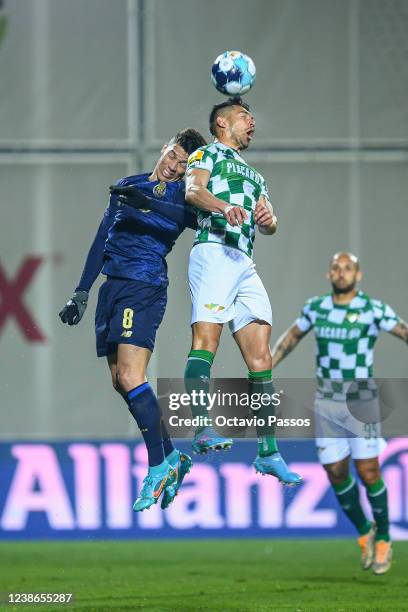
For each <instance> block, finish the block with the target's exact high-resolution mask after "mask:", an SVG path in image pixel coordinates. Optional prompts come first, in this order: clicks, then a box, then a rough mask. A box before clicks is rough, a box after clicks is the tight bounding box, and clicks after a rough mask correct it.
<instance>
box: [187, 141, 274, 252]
mask: <svg viewBox="0 0 408 612" xmlns="http://www.w3.org/2000/svg"><path fill="white" fill-rule="evenodd" d="M187 167H188V169H190V170H191V169H193V168H199V169H201V170H208V171H209V172H210V179H209V182H208V185H207V188H208V190H209V191H210V192H211V193H212V194H213V195H214V196H215V197H217V198H219V199H220V200H223V201H224V202H226V203H228V204H233V205H235V206H243V207H244V208H245V210H246V212H247V214H248V217H247V219H246V220H245V221H244V223H243V224H242V225H241V226H238V225H237V226H232V225H229V224H228V223H227V221H226V219H224V217H223V215H222V214H221V213H213V212H209V211H206V210H201V209H197V221H198V229H197V232H196V237H195V242H194V244H199V243H201V242H217V243H218V244H225V245H227V246H230V247H234V248H236V249H239V250H240V251H243V252H244V253H246V254H247V255H248V256H249V257H252V252H253V245H254V240H255V223H254V211H255V206H256V203H257V201H258V200H259V197H260V196H261V195H265V196H266V197H267V198H268V191H267V187H266V183H265V179H264V178H263V176H262V175H261V174H259V172H257V171H256V170H254V168H251V166H249V165H248V164H247V163H246V162H245V161H244V160H243V159H242V157H241V156H240V155H239V153H238V152H237V151H235V149H232V148H231V147H227V146H226V145H223V144H222V143H221V142H219V141H218V140H215V141H214V142H213V143H211V144H209V145H206V146H205V147H201V148H200V149H197V151H195V152H194V153H192V154H191V155H190V157H189V159H188V166H187Z"/></svg>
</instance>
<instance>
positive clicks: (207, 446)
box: [192, 427, 233, 455]
mask: <svg viewBox="0 0 408 612" xmlns="http://www.w3.org/2000/svg"><path fill="white" fill-rule="evenodd" d="M232 444H233V439H232V438H223V437H222V436H219V435H218V434H217V433H216V432H215V431H214V429H213V428H212V427H204V429H202V430H201V431H199V432H197V433H196V434H195V436H194V439H193V442H192V447H193V451H194V452H195V453H199V454H200V455H205V454H206V453H207V452H208V451H212V450H215V451H218V450H228V449H230V448H231V446H232Z"/></svg>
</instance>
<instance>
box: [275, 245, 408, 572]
mask: <svg viewBox="0 0 408 612" xmlns="http://www.w3.org/2000/svg"><path fill="white" fill-rule="evenodd" d="M361 276H362V274H361V270H360V265H359V262H358V259H357V257H355V255H352V254H351V253H337V254H336V255H334V256H333V258H332V261H331V264H330V269H329V273H328V278H329V280H330V282H331V284H332V293H330V294H326V295H323V296H321V297H314V298H311V299H310V300H308V301H307V302H306V304H305V306H304V307H303V309H302V312H301V315H300V317H299V318H298V319H297V320H296V322H295V323H294V324H293V325H292V327H290V328H289V329H288V330H287V331H286V332H285V333H284V334H283V335H282V336H281V338H279V340H278V342H277V343H276V345H275V347H274V348H273V351H272V359H273V366H274V367H276V366H277V365H278V363H279V362H280V361H282V359H284V357H286V355H288V354H289V353H290V352H291V351H292V350H293V349H294V348H295V346H296V345H297V344H298V342H299V341H300V340H301V339H302V338H303V337H304V336H305V335H306V334H307V333H308V332H309V331H310V330H311V329H312V328H313V329H314V332H315V338H316V349H317V351H316V377H317V393H316V404H315V414H316V429H317V436H318V437H317V439H316V444H317V449H318V454H319V459H320V462H321V463H322V465H323V467H324V468H325V470H326V472H327V475H328V477H329V480H330V482H331V484H332V486H333V488H334V491H335V493H336V496H337V499H338V501H339V503H340V506H341V507H342V509H343V510H344V512H345V514H346V515H347V516H348V517H349V519H350V520H351V521H352V523H353V524H354V525H355V527H356V529H357V530H358V532H359V534H360V537H359V539H358V542H359V544H360V547H361V551H362V558H361V560H362V566H363V568H364V569H368V568H370V567H372V569H373V571H374V573H375V574H383V573H385V572H386V571H388V569H389V568H390V565H391V556H392V550H391V542H390V536H389V521H388V503H387V489H386V487H385V484H384V481H383V480H382V478H381V472H380V466H379V461H378V456H379V454H380V453H381V451H382V450H383V449H384V447H385V441H384V439H383V438H381V433H380V427H379V423H378V421H379V404H378V399H377V389H376V385H375V381H374V379H373V351H374V345H375V342H376V340H377V337H378V334H379V332H380V330H384V331H387V332H390V333H391V334H393V335H394V336H397V337H398V338H401V339H402V340H405V341H406V342H408V325H407V323H405V321H403V320H402V319H400V318H399V317H398V316H397V315H396V314H395V312H394V311H393V309H392V308H390V306H388V305H387V304H384V303H383V302H380V301H379V300H374V299H372V298H370V297H369V296H368V295H366V294H365V293H363V292H361V291H358V290H357V288H356V286H357V283H358V282H359V281H360V280H361ZM363 414H364V415H367V414H368V415H370V417H371V418H370V419H369V420H370V421H375V422H367V417H366V416H364V417H363ZM358 415H361V416H362V418H361V420H359V419H358V418H356V416H358ZM347 435H348V436H351V437H347ZM350 456H351V457H352V459H353V460H354V463H355V467H356V470H357V473H358V475H359V477H360V478H361V480H362V482H363V484H364V486H365V487H366V491H367V497H368V501H369V502H370V505H371V508H372V511H373V516H374V518H375V523H374V524H373V525H371V524H370V523H369V522H368V520H367V518H366V516H365V514H364V512H363V510H362V508H361V505H360V500H359V492H358V487H357V483H356V481H355V480H354V479H353V477H352V476H351V475H350V471H349V460H350Z"/></svg>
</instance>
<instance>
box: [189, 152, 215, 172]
mask: <svg viewBox="0 0 408 612" xmlns="http://www.w3.org/2000/svg"><path fill="white" fill-rule="evenodd" d="M196 168H198V169H199V170H208V172H209V173H210V174H211V172H212V170H213V168H214V159H213V156H212V155H211V153H210V152H209V151H208V150H206V149H197V151H194V153H192V154H191V155H190V157H189V158H188V162H187V170H195V169H196Z"/></svg>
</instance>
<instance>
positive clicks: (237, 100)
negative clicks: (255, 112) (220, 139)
mask: <svg viewBox="0 0 408 612" xmlns="http://www.w3.org/2000/svg"><path fill="white" fill-rule="evenodd" d="M231 106H242V108H245V110H247V111H250V110H251V109H250V108H249V104H247V103H246V102H244V101H243V100H242V98H241V96H233V97H232V98H228V100H226V101H225V102H220V103H219V104H215V105H214V106H213V107H212V110H211V113H210V121H209V123H210V132H211V134H212V135H213V136H216V135H217V133H216V125H217V123H216V122H217V117H218V116H219V115H221V114H222V112H223V110H224V108H229V107H231Z"/></svg>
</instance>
